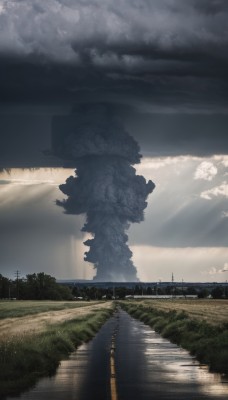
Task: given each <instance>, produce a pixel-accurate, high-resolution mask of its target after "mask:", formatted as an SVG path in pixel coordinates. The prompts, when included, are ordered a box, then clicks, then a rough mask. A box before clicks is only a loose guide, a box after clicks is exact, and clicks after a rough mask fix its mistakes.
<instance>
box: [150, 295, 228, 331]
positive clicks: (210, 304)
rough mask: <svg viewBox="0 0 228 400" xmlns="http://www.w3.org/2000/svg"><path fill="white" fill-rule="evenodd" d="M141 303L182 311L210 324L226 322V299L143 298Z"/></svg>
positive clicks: (157, 307)
mask: <svg viewBox="0 0 228 400" xmlns="http://www.w3.org/2000/svg"><path fill="white" fill-rule="evenodd" d="M142 304H143V305H145V306H146V307H153V308H156V309H158V310H162V311H173V310H175V311H177V312H182V311H184V312H186V313H187V314H188V316H189V317H190V318H193V319H197V320H200V321H202V320H204V321H206V322H208V323H209V324H212V325H222V324H223V323H228V300H214V299H206V300H204V299H202V300H201V299H199V300H182V299H181V300H179V299H177V300H175V299H172V300H152V301H151V300H145V301H142Z"/></svg>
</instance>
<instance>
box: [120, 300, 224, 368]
mask: <svg viewBox="0 0 228 400" xmlns="http://www.w3.org/2000/svg"><path fill="white" fill-rule="evenodd" d="M120 304H121V306H122V307H123V308H124V309H125V310H126V311H127V312H129V314H131V315H132V316H133V317H135V318H138V319H140V320H141V321H143V322H145V323H146V324H148V325H150V326H151V327H152V328H153V329H154V330H155V331H156V332H158V333H160V334H161V335H162V336H163V337H166V338H167V339H169V340H170V341H172V342H173V343H176V344H178V345H180V346H181V347H183V348H185V349H187V350H188V351H189V352H190V353H191V354H192V355H194V356H196V358H197V359H198V360H199V361H200V362H202V363H204V364H207V365H208V366H209V368H210V369H211V370H212V371H216V372H221V373H225V374H228V318H227V300H221V301H217V300H205V301H204V300H202V301H201V300H199V301H198V300H197V301H194V300H187V301H185V300H172V301H170V300H155V301H154V300H150V301H143V300H142V301H141V300H139V301H123V302H121V303H120Z"/></svg>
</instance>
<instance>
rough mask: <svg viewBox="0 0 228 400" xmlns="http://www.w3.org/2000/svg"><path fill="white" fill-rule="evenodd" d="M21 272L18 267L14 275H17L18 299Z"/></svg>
mask: <svg viewBox="0 0 228 400" xmlns="http://www.w3.org/2000/svg"><path fill="white" fill-rule="evenodd" d="M20 274H21V271H19V270H18V269H17V270H16V272H15V273H14V275H15V277H16V288H17V300H18V299H19V278H20Z"/></svg>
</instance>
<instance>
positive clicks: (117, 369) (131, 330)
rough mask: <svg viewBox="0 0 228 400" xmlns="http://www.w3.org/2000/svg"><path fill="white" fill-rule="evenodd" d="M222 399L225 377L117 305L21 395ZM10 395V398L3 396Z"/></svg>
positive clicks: (36, 398) (227, 386)
mask: <svg viewBox="0 0 228 400" xmlns="http://www.w3.org/2000/svg"><path fill="white" fill-rule="evenodd" d="M52 399H53V400H54V399H55V400H90V399H91V400H98V399H99V400H134V399H137V400H147V399H148V400H149V399H150V400H152V399H153V400H158V399H159V400H164V399H166V400H171V399H172V400H174V399H175V400H179V399H181V400H190V399H191V400H193V399H194V400H203V399H208V400H225V399H226V400H227V399H228V379H227V378H225V377H222V376H221V375H219V374H212V373H209V372H208V371H207V368H206V367H204V366H201V365H200V364H199V363H198V362H197V361H196V360H195V359H194V358H193V357H191V356H190V355H189V354H188V353H187V352H186V351H185V350H183V349H181V348H179V347H178V346H176V345H174V344H172V343H170V342H169V341H168V340H166V339H163V338H161V336H160V335H158V334H156V333H155V332H154V331H153V330H152V329H151V328H150V327H148V326H146V325H144V324H143V323H142V322H140V321H138V320H135V319H133V318H132V317H130V316H129V315H128V314H127V313H126V312H124V311H122V310H120V311H118V312H117V313H116V314H115V316H114V317H112V318H110V319H109V320H108V321H107V322H106V323H105V325H104V326H103V327H102V328H101V330H100V332H99V333H98V334H97V335H96V336H95V338H94V339H93V340H91V341H90V342H89V343H87V344H83V345H82V346H80V347H79V348H78V349H77V351H76V352H75V353H73V354H72V355H71V356H70V358H69V359H68V360H64V361H62V362H61V365H60V367H59V368H58V370H57V372H56V374H55V376H53V377H50V378H43V379H41V380H40V381H39V382H38V384H37V385H36V387H35V388H34V389H33V390H30V391H28V392H26V393H24V394H22V395H21V396H20V400H52ZM8 400H10V398H8Z"/></svg>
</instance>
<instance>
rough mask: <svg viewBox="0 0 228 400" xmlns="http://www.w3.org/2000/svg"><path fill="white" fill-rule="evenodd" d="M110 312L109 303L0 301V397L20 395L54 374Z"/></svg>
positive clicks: (110, 304) (96, 329) (111, 307)
mask: <svg viewBox="0 0 228 400" xmlns="http://www.w3.org/2000/svg"><path fill="white" fill-rule="evenodd" d="M113 309H114V307H113V302H111V301H110V302H78V303H73V302H69V303H67V302H62V303H61V302H47V301H42V302H41V301H37V302H31V301H24V302H17V301H15V302H14V301H12V302H0V312H1V311H3V313H2V314H3V315H4V318H2V319H0V397H1V398H2V397H3V398H4V396H6V395H10V394H15V393H20V392H21V391H22V390H24V389H26V388H28V387H30V386H32V385H33V384H34V383H35V382H36V381H37V379H39V378H40V377H41V376H45V375H50V374H52V373H54V372H55V370H56V368H57V367H58V365H59V362H60V361H61V359H63V358H65V357H67V356H68V354H69V353H70V352H72V351H74V350H75V348H76V347H77V346H78V345H79V344H80V343H82V342H84V341H87V340H89V339H90V338H92V337H93V336H94V335H95V333H96V332H97V331H98V330H99V329H100V327H101V325H102V324H103V323H104V322H105V321H106V319H107V318H109V317H110V315H111V314H112V312H113ZM19 315H20V316H19Z"/></svg>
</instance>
